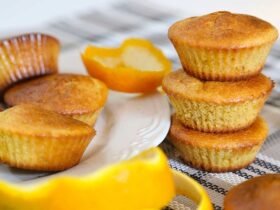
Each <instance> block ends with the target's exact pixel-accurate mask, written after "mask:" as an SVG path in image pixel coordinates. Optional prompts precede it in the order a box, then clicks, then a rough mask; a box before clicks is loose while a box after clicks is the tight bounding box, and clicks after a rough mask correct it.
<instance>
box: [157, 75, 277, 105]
mask: <svg viewBox="0 0 280 210" xmlns="http://www.w3.org/2000/svg"><path fill="white" fill-rule="evenodd" d="M162 88H163V90H164V91H165V92H166V93H167V94H168V95H172V96H174V97H178V98H182V99H189V100H194V101H202V102H203V101H205V102H211V103H216V104H231V103H239V102H244V101H247V100H253V99H256V98H259V97H263V96H266V95H267V94H269V93H270V92H271V90H272V88H273V82H272V81H271V80H270V79H269V78H267V77H266V76H264V75H263V74H259V75H258V76H255V77H252V78H249V79H247V80H242V81H237V82H217V81H202V80H199V79H197V78H195V77H192V76H190V75H188V74H186V73H185V72H184V71H183V70H178V71H175V72H171V73H169V74H168V75H167V76H166V77H165V78H164V79H163V82H162Z"/></svg>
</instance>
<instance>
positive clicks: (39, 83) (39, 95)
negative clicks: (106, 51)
mask: <svg viewBox="0 0 280 210" xmlns="http://www.w3.org/2000/svg"><path fill="white" fill-rule="evenodd" d="M107 95H108V89H107V87H106V86H105V85H104V84H103V83H102V82H101V81H99V80H97V79H94V78H92V77H89V76H83V75H75V74H53V75H48V76H44V77H41V78H37V79H33V80H30V81H27V82H24V83H21V84H17V85H15V86H13V87H12V88H10V89H9V90H8V91H7V92H6V93H5V95H4V100H5V102H6V104H7V105H9V106H14V105H17V104H24V103H32V104H36V105H37V106H40V107H42V108H44V109H48V110H52V111H55V112H57V113H60V114H63V115H67V116H71V117H73V118H75V119H78V120H81V121H83V122H85V123H87V124H89V125H93V124H94V123H95V121H96V119H97V117H98V115H99V113H100V111H101V109H102V107H103V106H104V104H105V102H106V99H107Z"/></svg>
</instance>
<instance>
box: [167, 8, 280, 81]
mask: <svg viewBox="0 0 280 210" xmlns="http://www.w3.org/2000/svg"><path fill="white" fill-rule="evenodd" d="M168 36H169V39H170V40H171V42H172V43H173V45H174V47H175V49H176V51H177V53H178V55H179V57H180V60H181V63H182V65H183V67H184V70H185V71H186V72H187V73H188V74H190V75H193V76H195V77H197V78H200V79H203V80H218V81H236V80H241V79H245V78H249V77H251V76H254V75H257V74H258V73H259V72H260V71H261V69H262V68H263V66H264V63H265V60H266V57H267V55H268V53H269V51H270V49H271V46H272V45H273V43H274V42H275V41H276V39H277V37H278V32H277V29H276V28H275V27H274V26H272V25H271V24H270V23H268V22H266V21H264V20H261V19H259V18H256V17H253V16H250V15H244V14H233V13H230V12H225V11H222V12H215V13H211V14H208V15H204V16H200V17H191V18H187V19H184V20H181V21H178V22H176V23H175V24H173V25H172V26H171V27H170V28H169V31H168Z"/></svg>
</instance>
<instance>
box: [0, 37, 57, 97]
mask: <svg viewBox="0 0 280 210" xmlns="http://www.w3.org/2000/svg"><path fill="white" fill-rule="evenodd" d="M59 50H60V44H59V41H58V40H57V39H56V38H54V37H52V36H49V35H46V34H40V33H30V34H23V35H20V36H16V37H12V38H7V39H3V40H1V41H0V93H3V91H4V90H5V89H6V88H7V87H9V86H10V85H12V84H14V83H16V82H17V81H21V80H24V79H29V78H32V77H36V76H40V75H46V74H51V73H57V71H58V69H57V68H58V67H57V62H58V53H59Z"/></svg>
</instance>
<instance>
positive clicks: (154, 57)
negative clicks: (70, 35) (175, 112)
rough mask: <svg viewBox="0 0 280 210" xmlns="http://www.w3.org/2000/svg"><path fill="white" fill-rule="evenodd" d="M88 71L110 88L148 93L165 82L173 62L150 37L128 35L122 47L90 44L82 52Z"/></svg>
mask: <svg viewBox="0 0 280 210" xmlns="http://www.w3.org/2000/svg"><path fill="white" fill-rule="evenodd" d="M82 60H83V62H84V64H85V66H86V69H87V71H88V73H89V74H90V75H91V76H93V77H95V78H97V79H99V80H101V81H103V82H104V83H105V84H106V85H107V86H108V87H109V88H110V89H112V90H116V91H121V92H126V93H145V92H151V91H153V90H155V89H156V88H157V87H158V86H160V85H161V82H162V79H163V77H164V76H165V75H166V74H167V73H168V72H170V71H171V66H172V65H171V62H170V61H169V60H168V59H167V58H166V57H165V56H164V54H163V53H162V52H161V51H160V50H159V49H158V48H156V47H155V46H154V45H153V44H152V43H151V42H150V41H148V40H144V39H127V40H125V41H124V42H123V43H122V44H121V46H120V47H119V48H101V47H96V46H88V47H87V48H86V49H85V51H84V52H83V53H82Z"/></svg>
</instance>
